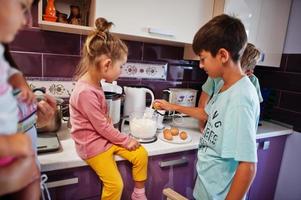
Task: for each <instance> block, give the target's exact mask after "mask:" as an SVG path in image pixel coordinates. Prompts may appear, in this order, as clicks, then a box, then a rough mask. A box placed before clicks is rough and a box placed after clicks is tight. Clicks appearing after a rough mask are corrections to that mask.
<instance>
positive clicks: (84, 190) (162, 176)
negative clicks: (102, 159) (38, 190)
mask: <svg viewBox="0 0 301 200" xmlns="http://www.w3.org/2000/svg"><path fill="white" fill-rule="evenodd" d="M196 154H197V150H190V151H184V152H178V153H171V154H165V155H159V156H150V157H149V163H148V180H147V183H146V195H147V197H148V200H160V199H164V198H163V195H162V191H163V189H164V188H167V187H170V188H172V189H174V190H175V191H177V192H178V193H180V194H182V195H184V196H186V197H188V198H189V199H192V191H193V187H194V182H195V177H196V169H195V164H196ZM117 164H118V168H119V171H120V174H121V176H122V179H123V184H124V189H123V193H122V198H121V199H122V200H130V199H131V194H132V192H133V188H134V182H133V179H132V165H131V163H130V162H129V161H119V162H117ZM46 174H47V176H48V181H47V183H48V187H49V191H50V195H51V198H52V199H60V200H61V199H62V200H64V199H66V200H69V199H87V200H92V199H93V200H94V199H100V195H101V182H100V181H99V179H98V176H97V175H96V174H95V172H94V171H93V170H92V169H91V168H90V167H89V166H85V167H78V168H71V169H64V170H55V171H50V172H46Z"/></svg>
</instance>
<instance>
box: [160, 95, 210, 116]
mask: <svg viewBox="0 0 301 200" xmlns="http://www.w3.org/2000/svg"><path fill="white" fill-rule="evenodd" d="M155 102H157V103H159V107H160V108H161V109H164V110H170V111H177V112H180V113H184V114H187V115H189V116H191V117H194V118H196V119H199V120H207V118H208V115H207V113H206V112H205V110H204V109H203V108H199V107H187V106H180V105H177V104H172V103H169V102H167V101H165V100H162V99H157V100H156V101H155Z"/></svg>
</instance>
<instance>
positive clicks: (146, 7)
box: [95, 0, 213, 44]
mask: <svg viewBox="0 0 301 200" xmlns="http://www.w3.org/2000/svg"><path fill="white" fill-rule="evenodd" d="M95 8H96V9H95V13H96V14H95V15H96V18H97V17H104V18H106V19H107V20H109V21H112V22H113V23H114V24H115V26H114V27H113V29H112V32H115V33H117V34H120V35H121V37H122V38H124V39H135V40H137V39H138V40H141V39H142V40H144V41H147V39H156V40H159V41H160V42H162V41H164V40H165V41H172V42H180V43H190V44H191V43H192V39H193V36H194V34H195V32H196V31H197V30H198V28H199V27H201V26H202V25H203V24H204V23H205V22H207V21H208V20H209V19H211V17H212V11H213V1H208V0H188V1H187V0H186V1H183V0H164V1H161V0H152V1H149V0H132V1H119V0H97V1H96V6H95Z"/></svg>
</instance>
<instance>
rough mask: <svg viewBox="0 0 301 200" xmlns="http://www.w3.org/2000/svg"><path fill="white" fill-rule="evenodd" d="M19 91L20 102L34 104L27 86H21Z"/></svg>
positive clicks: (31, 93) (33, 96) (34, 99)
mask: <svg viewBox="0 0 301 200" xmlns="http://www.w3.org/2000/svg"><path fill="white" fill-rule="evenodd" d="M19 89H20V90H21V93H20V95H19V97H20V99H21V101H23V102H25V103H26V104H32V103H34V102H36V97H35V95H34V93H33V92H32V90H31V89H30V88H29V87H28V86H27V85H25V86H22V87H20V88H19Z"/></svg>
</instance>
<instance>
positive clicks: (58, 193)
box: [46, 166, 101, 200]
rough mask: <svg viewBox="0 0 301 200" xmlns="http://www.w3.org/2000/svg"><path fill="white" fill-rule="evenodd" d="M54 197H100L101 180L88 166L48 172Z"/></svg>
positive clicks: (49, 183) (51, 194) (49, 184)
mask: <svg viewBox="0 0 301 200" xmlns="http://www.w3.org/2000/svg"><path fill="white" fill-rule="evenodd" d="M46 174H47V176H48V181H47V184H48V188H49V192H50V196H51V198H52V199H60V200H64V199H66V200H69V199H95V197H97V196H98V199H99V197H100V193H101V182H100V181H99V179H98V176H97V175H96V174H95V172H94V171H93V170H92V169H91V168H90V167H88V166H85V167H77V168H70V169H63V170H55V171H49V172H46Z"/></svg>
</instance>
